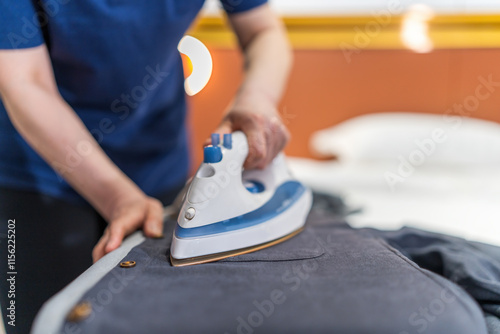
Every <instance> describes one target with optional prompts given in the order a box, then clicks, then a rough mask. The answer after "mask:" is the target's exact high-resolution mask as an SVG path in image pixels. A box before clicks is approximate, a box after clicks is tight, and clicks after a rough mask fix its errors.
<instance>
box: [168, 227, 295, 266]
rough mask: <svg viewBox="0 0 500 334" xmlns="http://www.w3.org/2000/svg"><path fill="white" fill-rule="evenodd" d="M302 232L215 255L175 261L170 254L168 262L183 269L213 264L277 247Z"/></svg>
mask: <svg viewBox="0 0 500 334" xmlns="http://www.w3.org/2000/svg"><path fill="white" fill-rule="evenodd" d="M303 230H304V227H301V228H299V229H298V230H295V231H293V232H292V233H289V234H287V235H285V236H283V237H281V238H279V239H275V240H271V241H268V242H265V243H263V244H258V245H255V246H250V247H245V248H240V249H235V250H230V251H227V252H221V253H216V254H209V255H203V256H197V257H190V258H186V259H176V258H173V257H172V254H170V262H171V263H172V265H173V266H174V267H185V266H192V265H195V264H202V263H208V262H215V261H219V260H222V259H226V258H228V257H232V256H238V255H243V254H248V253H252V252H256V251H258V250H261V249H264V248H268V247H271V246H274V245H277V244H279V243H282V242H284V241H286V240H288V239H291V238H293V237H294V236H296V235H297V234H299V233H300V232H302V231H303Z"/></svg>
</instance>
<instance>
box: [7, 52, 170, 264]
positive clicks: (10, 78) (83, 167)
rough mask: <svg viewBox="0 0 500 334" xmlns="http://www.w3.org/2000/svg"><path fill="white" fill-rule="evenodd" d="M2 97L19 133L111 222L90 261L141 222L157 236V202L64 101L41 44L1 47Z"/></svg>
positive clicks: (159, 225) (159, 214)
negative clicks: (131, 178)
mask: <svg viewBox="0 0 500 334" xmlns="http://www.w3.org/2000/svg"><path fill="white" fill-rule="evenodd" d="M0 96H1V98H2V101H3V103H4V105H5V107H6V109H7V113H8V115H9V118H10V120H11V121H12V123H13V125H14V126H15V128H16V129H17V131H19V133H20V134H21V135H22V136H23V138H24V139H25V140H26V141H27V142H28V143H29V144H30V145H31V147H33V149H35V150H36V151H37V152H38V154H40V156H42V157H43V158H44V159H45V161H47V163H48V164H49V165H51V166H52V167H53V168H54V169H55V170H56V171H58V172H59V173H60V174H61V176H62V177H64V178H65V179H66V181H68V183H69V184H70V185H71V186H72V187H73V188H74V189H75V190H77V191H78V192H79V193H80V194H81V195H82V196H83V197H84V198H85V199H86V200H87V201H88V202H89V203H90V204H91V205H92V206H93V207H94V208H95V209H96V210H97V211H98V212H99V213H100V214H101V215H102V216H103V217H104V218H105V219H106V220H107V221H108V222H109V226H108V228H107V229H106V232H105V233H104V235H103V237H102V239H101V240H100V241H99V243H98V244H97V245H96V247H95V249H94V252H93V257H94V260H98V259H99V258H100V257H102V256H103V255H104V254H106V253H108V252H110V251H112V250H114V249H115V248H117V247H118V246H119V245H120V244H121V241H122V239H123V238H124V236H126V235H127V234H130V233H132V232H133V231H135V230H136V229H138V228H140V227H142V226H144V232H145V234H146V235H148V236H160V235H161V233H162V224H163V219H162V205H161V203H160V202H159V201H158V200H156V199H153V198H149V197H147V196H146V195H145V194H144V193H143V192H142V191H141V190H140V189H139V187H137V186H136V185H135V184H134V183H133V182H132V181H131V180H130V179H129V178H128V177H127V176H126V175H125V174H124V173H123V172H122V171H121V170H120V169H119V168H118V167H117V166H116V165H115V164H114V163H113V162H112V161H111V160H110V159H109V158H108V157H107V155H106V154H105V153H104V152H103V150H102V149H101V147H100V146H99V145H98V143H97V142H96V141H95V140H94V138H93V137H92V135H91V134H90V133H89V131H88V130H87V128H86V127H85V125H84V124H83V122H82V121H81V120H80V118H79V117H78V116H77V115H76V113H75V112H74V111H73V110H72V108H71V107H70V106H69V105H68V104H67V103H66V102H65V101H64V100H63V98H62V97H61V95H60V94H59V92H58V89H57V86H56V82H55V79H54V74H53V70H52V66H51V64H50V59H49V55H48V52H47V49H46V47H45V45H41V46H38V47H34V48H29V49H21V50H0ZM70 152H73V153H70ZM75 152H76V154H77V155H79V158H77V159H75V156H74V154H75Z"/></svg>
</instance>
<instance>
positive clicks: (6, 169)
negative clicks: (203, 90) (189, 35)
mask: <svg viewBox="0 0 500 334" xmlns="http://www.w3.org/2000/svg"><path fill="white" fill-rule="evenodd" d="M34 2H35V1H34ZM203 2H204V1H203V0H196V1H192V0H190V1H179V0H152V1H148V2H136V1H132V0H88V1H77V0H41V1H40V2H38V1H36V2H35V3H36V4H37V6H39V7H41V10H42V12H41V13H42V16H39V18H40V19H41V26H42V31H43V34H44V39H45V43H46V44H47V47H48V50H49V53H50V57H51V61H52V66H53V69H54V74H55V78H56V81H57V85H58V88H59V91H60V93H61V95H62V97H63V98H64V99H65V100H66V101H67V102H68V103H69V105H70V106H72V107H73V108H74V110H75V111H76V112H77V114H78V115H79V117H80V118H81V119H82V120H83V122H84V123H85V125H86V126H87V128H88V129H89V131H90V132H91V133H92V135H93V136H94V137H95V138H96V140H97V141H98V142H99V143H100V144H101V146H102V147H103V149H104V150H105V152H106V153H107V154H108V155H109V156H110V157H111V158H112V160H114V161H115V163H116V164H117V165H118V166H119V167H120V168H122V169H123V170H124V171H125V172H126V173H127V174H128V175H129V176H130V177H131V178H132V179H133V180H134V181H135V182H137V183H138V184H139V185H140V186H141V187H142V188H143V189H144V190H145V191H146V192H148V193H150V194H154V193H155V192H159V191H164V190H166V189H168V187H169V186H171V185H174V184H175V183H178V182H180V181H181V180H182V179H183V178H184V177H185V175H186V173H187V164H188V159H187V143H186V141H187V139H186V133H185V127H184V119H185V93H184V88H183V80H184V77H183V72H182V63H181V58H180V55H179V53H178V51H177V44H178V42H179V40H180V39H181V38H182V36H183V35H184V33H185V31H186V30H187V29H188V27H189V25H190V24H191V22H192V21H193V19H194V18H195V16H196V15H197V13H198V11H199V10H200V8H201V6H202V5H203ZM29 22H33V20H32V18H28V20H27V21H26V29H27V30H26V31H28V32H29V29H35V28H36V26H35V25H33V26H30V24H29ZM45 22H46V23H45ZM44 23H45V24H44ZM43 112H44V111H43V110H40V117H43ZM0 130H1V134H0V147H2V149H1V153H0V184H1V185H8V186H9V185H13V186H15V185H16V184H18V185H19V186H20V187H24V188H30V185H31V186H32V187H31V188H34V189H35V190H37V189H38V190H41V191H44V192H48V193H51V192H52V193H53V194H55V195H57V193H58V191H62V192H63V193H64V192H68V189H69V186H68V185H67V184H66V183H65V182H62V181H61V179H60V178H58V177H57V176H56V174H55V172H53V171H52V170H51V169H50V167H49V166H48V165H47V164H46V163H45V162H43V160H42V159H41V158H40V157H39V156H38V155H37V154H36V153H35V152H34V151H32V150H31V148H29V146H28V145H27V144H26V143H25V142H24V140H22V138H21V137H20V136H19V134H18V133H17V132H16V131H15V129H14V127H13V126H12V124H11V123H10V121H9V119H8V117H7V114H6V112H5V110H4V108H3V106H1V105H0ZM161 188H164V189H161Z"/></svg>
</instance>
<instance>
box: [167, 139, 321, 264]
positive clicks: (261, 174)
mask: <svg viewBox="0 0 500 334" xmlns="http://www.w3.org/2000/svg"><path fill="white" fill-rule="evenodd" d="M247 155H248V142H247V138H246V136H245V134H244V133H243V132H241V131H236V132H234V133H232V134H225V135H224V137H223V142H222V143H221V142H220V137H219V135H218V134H213V135H212V145H209V146H206V147H205V148H204V158H203V162H202V163H201V165H200V167H199V169H198V171H197V172H196V174H195V175H194V177H193V179H192V181H191V184H190V186H189V188H188V190H187V192H186V194H185V195H184V199H183V204H182V206H181V209H180V212H179V216H178V219H177V225H176V228H175V231H174V235H173V238H172V245H171V249H170V259H171V262H172V265H174V266H187V265H193V264H200V263H206V262H213V261H218V260H221V259H224V258H227V257H231V256H236V255H241V254H246V253H250V252H254V251H257V250H259V249H263V248H266V247H270V246H273V245H275V244H277V243H280V242H283V241H285V240H287V239H289V238H291V237H293V236H295V235H296V234H298V233H299V232H300V231H301V230H302V229H303V227H304V224H305V221H306V218H307V214H308V213H309V210H310V209H311V204H312V194H311V191H310V190H309V189H308V188H307V187H305V186H304V185H303V184H301V183H300V182H299V181H297V180H296V179H294V178H293V176H292V175H291V173H290V172H289V170H288V168H287V166H286V160H285V156H284V154H283V153H279V154H278V155H277V156H276V158H275V159H274V160H273V161H272V162H271V163H270V164H269V165H268V167H266V168H265V169H263V170H257V169H255V170H244V169H243V163H244V161H245V159H246V157H247Z"/></svg>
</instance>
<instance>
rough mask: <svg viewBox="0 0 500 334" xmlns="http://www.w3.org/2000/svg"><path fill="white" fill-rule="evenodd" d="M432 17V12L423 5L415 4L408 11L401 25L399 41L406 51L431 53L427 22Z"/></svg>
mask: <svg viewBox="0 0 500 334" xmlns="http://www.w3.org/2000/svg"><path fill="white" fill-rule="evenodd" d="M433 16H434V11H433V10H432V9H431V8H430V7H429V6H427V5H424V4H415V5H412V6H411V7H410V8H409V9H408V12H407V13H406V14H405V15H404V16H403V21H402V25H401V40H402V42H403V44H404V45H405V46H406V47H407V48H408V49H410V50H413V51H415V52H418V53H426V52H430V51H432V49H433V44H432V40H431V39H430V37H429V20H430V19H431V18H432V17H433Z"/></svg>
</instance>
